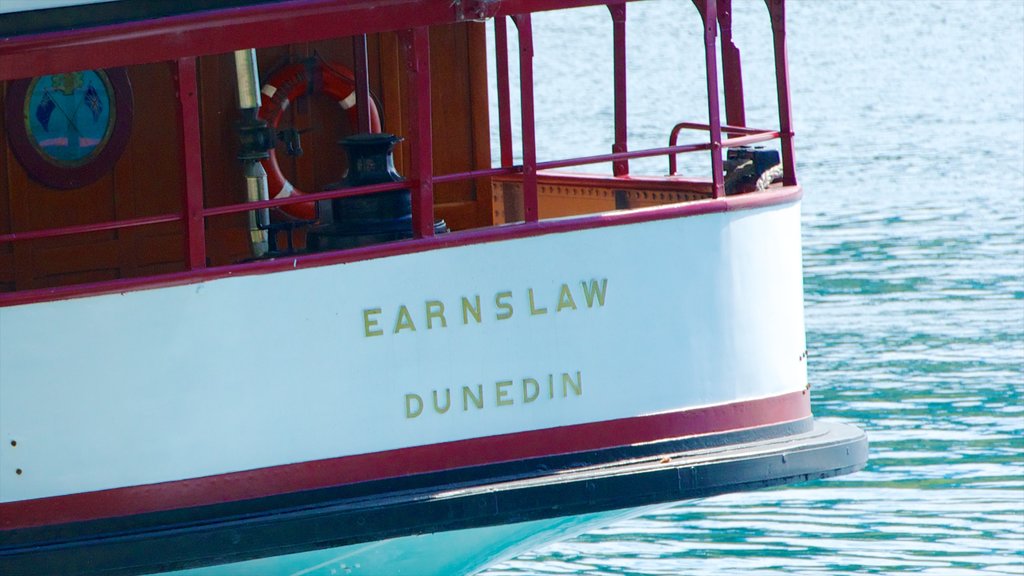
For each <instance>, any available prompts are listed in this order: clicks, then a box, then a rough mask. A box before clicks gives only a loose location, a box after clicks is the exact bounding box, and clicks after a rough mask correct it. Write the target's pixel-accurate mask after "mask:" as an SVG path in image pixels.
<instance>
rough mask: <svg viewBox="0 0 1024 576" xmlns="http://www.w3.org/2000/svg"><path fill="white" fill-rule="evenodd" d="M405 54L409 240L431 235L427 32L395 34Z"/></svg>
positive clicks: (421, 30)
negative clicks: (410, 190) (410, 230)
mask: <svg viewBox="0 0 1024 576" xmlns="http://www.w3.org/2000/svg"><path fill="white" fill-rule="evenodd" d="M399 35H400V37H401V41H402V48H403V49H404V51H405V63H406V72H407V74H408V82H407V85H408V92H407V93H406V108H407V110H408V122H409V125H408V131H409V132H408V133H409V156H410V158H409V160H410V162H409V164H410V170H409V175H410V176H411V179H412V181H413V187H412V226H413V236H414V237H416V238H426V237H429V236H433V235H434V174H433V171H434V166H433V154H434V151H433V140H432V137H433V135H432V132H431V123H430V31H429V29H428V28H426V27H420V28H414V29H412V30H403V31H402V32H400V33H399Z"/></svg>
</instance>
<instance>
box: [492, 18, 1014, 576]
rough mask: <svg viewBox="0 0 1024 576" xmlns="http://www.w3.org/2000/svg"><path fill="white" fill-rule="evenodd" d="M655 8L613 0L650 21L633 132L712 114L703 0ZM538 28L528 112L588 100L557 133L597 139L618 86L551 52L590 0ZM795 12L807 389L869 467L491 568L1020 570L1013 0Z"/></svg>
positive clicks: (762, 91) (641, 136) (642, 21)
mask: <svg viewBox="0 0 1024 576" xmlns="http://www.w3.org/2000/svg"><path fill="white" fill-rule="evenodd" d="M737 4H738V7H737V9H736V12H737V16H736V17H737V27H743V28H745V29H756V30H758V31H757V32H756V33H749V34H739V41H740V42H741V44H740V47H741V49H744V50H745V51H744V72H745V74H746V78H745V80H746V81H747V85H748V91H750V92H751V94H750V95H748V122H749V123H750V124H752V125H757V126H772V125H773V123H772V122H770V121H769V120H768V119H770V118H771V110H772V107H773V106H774V105H775V102H774V99H772V98H771V97H770V87H771V83H770V82H771V80H772V77H771V74H772V72H771V70H770V68H768V67H767V64H768V62H770V58H771V53H770V50H766V49H764V48H765V47H766V46H767V45H766V44H765V42H767V41H769V39H770V35H769V34H767V33H766V31H764V29H766V27H767V17H766V15H765V12H764V8H763V3H761V2H739V1H737ZM655 8H656V9H647V8H644V7H642V6H637V7H636V8H634V6H633V5H631V6H630V19H631V24H630V35H631V45H632V44H633V43H634V41H635V40H639V39H640V38H638V36H640V37H642V38H643V39H644V40H649V39H650V38H651V37H657V38H665V40H664V42H660V43H654V45H653V46H651V45H648V46H647V48H641V47H639V46H637V47H636V49H635V50H634V51H633V52H632V53H631V58H632V60H631V63H630V66H631V68H630V98H631V106H633V107H634V110H633V112H632V114H633V115H632V116H631V117H630V124H631V139H632V140H633V141H634V143H636V142H640V143H642V144H655V143H660V142H662V141H663V140H664V137H665V134H666V133H667V127H668V126H671V124H673V123H674V122H676V121H679V120H683V119H688V120H703V119H704V118H706V108H703V111H702V107H704V106H706V104H705V103H704V102H703V101H701V100H700V96H699V95H700V82H702V81H703V80H702V76H701V75H700V72H701V68H700V62H699V58H700V57H701V54H702V53H701V45H700V40H699V38H697V37H696V36H693V34H692V30H693V27H694V26H695V25H697V26H699V23H696V22H697V20H696V12H695V11H694V10H693V8H692V6H690V5H689V3H688V2H674V3H672V4H660V5H657V6H656V7H655ZM537 26H538V28H539V30H538V48H537V51H538V78H539V81H540V82H542V83H543V84H542V87H541V89H540V90H539V93H538V100H539V104H540V109H539V112H538V122H540V123H544V126H545V128H544V129H545V130H553V131H555V132H556V136H557V135H558V134H557V130H558V129H559V127H560V126H561V125H562V123H561V122H560V120H563V119H565V118H566V117H568V116H572V115H574V114H575V115H588V117H593V118H594V119H595V120H594V122H593V123H592V126H590V127H588V128H587V129H583V130H578V129H575V128H574V130H573V131H572V133H567V134H562V135H560V136H561V142H562V143H563V144H564V145H566V146H569V145H571V146H573V148H570V149H569V151H578V150H579V148H580V146H582V147H583V148H587V146H590V149H589V150H588V151H589V152H590V153H601V152H604V151H606V150H607V141H608V135H609V134H610V123H611V100H610V98H604V97H601V96H593V95H594V94H601V93H607V94H610V87H609V86H607V85H605V84H602V82H605V80H603V79H601V80H597V81H594V82H595V84H594V85H593V86H591V85H588V84H587V83H586V82H588V81H587V80H582V79H579V78H577V77H576V76H575V75H573V74H567V73H566V70H565V69H564V68H565V67H566V66H568V65H569V63H573V62H579V61H580V60H579V58H584V59H586V55H587V54H593V55H594V57H593V60H600V59H602V58H604V57H605V52H603V51H605V50H606V49H607V48H606V45H607V44H608V41H609V40H608V39H609V38H610V32H609V30H610V28H609V26H608V24H607V15H606V14H602V13H601V12H600V11H594V12H586V13H584V14H583V15H581V16H577V17H576V18H575V19H568V18H564V17H549V18H548V19H546V20H540V21H539V22H538V23H537ZM789 26H790V32H789V38H790V52H789V56H790V62H791V74H792V80H791V82H792V91H793V99H794V101H793V109H794V116H795V122H796V129H797V138H796V144H797V162H798V168H799V175H800V179H801V183H802V184H803V185H804V187H805V191H806V196H805V199H804V204H803V214H804V265H805V290H806V320H807V330H808V334H807V336H808V342H809V345H810V350H811V357H810V364H809V368H810V377H811V381H812V382H813V384H814V388H813V401H814V409H815V412H816V414H817V415H818V416H820V417H826V418H831V419H837V420H843V421H847V422H852V423H854V424H856V425H857V426H860V427H861V428H864V429H865V430H867V431H868V433H869V437H870V440H871V461H870V463H869V465H868V467H867V469H866V470H864V471H863V472H860V473H857V474H854V475H851V476H846V477H842V478H838V479H834V480H829V481H820V482H814V483H810V484H805V485H800V486H796V487H792V488H785V489H776V490H769V491H763V492H755V493H746V494H736V495H729V496H722V497H716V498H710V499H706V500H701V501H697V502H692V503H688V504H685V505H679V506H676V507H673V508H669V509H666V510H664V511H662V512H661V513H658V514H651V515H647V516H644V517H641V518H638V519H635V520H632V521H627V522H622V523H619V524H616V525H614V526H611V527H608V528H605V529H602V530H598V531H595V532H592V533H589V534H585V535H583V536H581V537H578V538H576V539H574V540H571V541H567V542H563V543H558V544H553V545H551V546H549V547H548V548H546V549H542V550H539V551H536V552H534V553H532V554H529V555H526V556H522V557H520V558H517V559H515V560H513V561H509V562H506V563H505V564H502V565H501V566H498V567H496V568H494V569H492V570H491V571H489V572H487V575H488V576H499V575H500V576H511V575H523V574H637V575H640V574H688V575H689V574H740V573H742V574H759V575H768V574H899V573H915V574H931V575H940V576H955V575H960V574H964V575H966V574H978V575H980V574H1017V575H1021V574H1024V464H1022V460H1024V437H1022V436H1024V435H1022V431H1024V405H1022V401H1021V388H1022V386H1024V2H1021V1H1019V0H996V1H991V2H968V1H958V0H933V1H928V0H907V1H904V2H839V1H833V0H816V1H812V0H804V1H791V2H790V5H789ZM574 27H582V28H583V29H584V33H581V34H577V36H576V37H577V40H575V41H573V42H571V43H568V44H559V42H564V40H558V34H556V33H555V32H557V33H564V32H565V31H566V30H573V29H574ZM588 27H591V28H592V29H591V28H588ZM675 28H682V29H684V30H686V31H687V34H676V33H675V32H674V29H675ZM549 30H550V31H553V32H552V33H551V34H550V35H549V36H545V35H544V34H545V31H549ZM677 37H678V38H677ZM743 42H746V43H745V44H744V43H743ZM748 46H749V47H750V48H749V49H747V47H748ZM552 50H553V51H554V52H555V53H556V54H557V55H558V57H557V58H547V59H545V53H550V52H551V51H552ZM665 51H667V53H665ZM693 61H696V62H697V64H696V66H695V65H694V64H693ZM663 68H671V69H678V70H682V75H683V76H686V77H688V78H689V79H690V82H687V81H685V80H684V81H681V82H678V83H674V82H675V81H663V80H660V77H661V75H662V74H663V73H664V70H663ZM600 75H601V76H608V75H606V74H603V73H602V74H600ZM566 76H569V78H571V81H570V82H567V79H566ZM603 90H607V92H602V91H603ZM761 118H764V119H765V120H763V121H762V120H759V119H761ZM543 135H544V134H541V136H543ZM548 146H554V147H552V148H548V149H546V150H545V149H544V148H543V147H542V149H541V157H542V159H543V157H544V154H545V153H551V154H555V153H557V152H559V150H558V148H557V146H558V144H554V145H550V144H549V145H548ZM634 147H636V146H634ZM657 170H663V167H661V166H660V165H659V166H657V167H654V168H652V171H657Z"/></svg>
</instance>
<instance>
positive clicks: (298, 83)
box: [259, 59, 380, 220]
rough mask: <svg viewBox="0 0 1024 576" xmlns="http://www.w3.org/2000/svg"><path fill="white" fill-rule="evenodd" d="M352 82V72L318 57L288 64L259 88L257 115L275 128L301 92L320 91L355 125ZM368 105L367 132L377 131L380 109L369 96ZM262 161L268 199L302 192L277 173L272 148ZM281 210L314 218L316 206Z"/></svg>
mask: <svg viewBox="0 0 1024 576" xmlns="http://www.w3.org/2000/svg"><path fill="white" fill-rule="evenodd" d="M355 84H356V83H355V74H353V73H352V71H351V70H349V69H348V68H345V67H344V66H340V65H338V64H327V63H326V62H324V61H323V60H320V59H317V60H312V61H305V62H296V63H294V64H289V65H288V66H285V67H284V68H281V69H280V70H278V71H277V72H275V73H274V74H272V75H271V76H270V78H269V79H268V80H267V82H266V84H264V85H263V88H262V89H261V90H260V92H261V96H260V113H259V116H260V118H262V119H263V120H266V121H267V124H269V125H270V126H271V127H272V128H277V125H278V123H279V122H280V121H281V116H283V115H284V112H285V111H286V110H288V107H289V106H290V105H291V104H292V102H294V101H295V100H297V99H298V98H300V97H301V96H303V95H306V94H311V93H314V92H316V91H321V92H323V93H324V94H326V95H328V96H330V97H331V98H333V99H334V100H336V101H337V102H338V104H339V105H340V106H341V109H342V110H345V111H346V112H347V113H348V118H349V122H350V123H351V125H352V126H357V125H358V123H359V110H358V109H357V108H356V87H355ZM311 86H312V88H311ZM369 106H370V132H374V133H376V132H380V112H379V111H378V110H377V105H376V103H375V102H374V101H373V98H370V103H369ZM262 163H263V169H264V170H266V172H267V188H268V189H269V191H270V197H271V198H288V197H290V196H301V195H303V194H304V192H303V191H302V190H299V189H298V188H296V187H295V186H293V185H292V183H291V182H289V181H288V179H287V178H285V176H284V174H283V173H281V166H280V165H279V164H278V162H277V154H276V151H275V150H274V149H271V150H270V156H269V157H268V158H266V159H264V160H263V161H262ZM281 210H283V211H284V212H285V213H286V214H288V215H289V216H292V217H294V218H298V219H300V220H313V219H314V218H316V207H315V205H314V203H313V202H305V203H301V204H290V205H288V206H282V207H281Z"/></svg>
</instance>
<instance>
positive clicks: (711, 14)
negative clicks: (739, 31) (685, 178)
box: [693, 0, 725, 198]
mask: <svg viewBox="0 0 1024 576" xmlns="http://www.w3.org/2000/svg"><path fill="white" fill-rule="evenodd" d="M693 3H694V5H695V6H696V7H697V10H699V11H700V15H701V18H703V19H704V59H705V65H706V66H705V69H706V71H707V80H708V126H709V130H708V132H709V133H710V135H711V183H712V189H713V196H714V197H715V198H721V197H722V196H724V195H725V182H724V180H725V177H724V174H723V167H722V117H721V111H720V109H719V103H718V62H717V58H716V57H715V52H716V46H715V44H716V39H717V32H718V2H717V0H693Z"/></svg>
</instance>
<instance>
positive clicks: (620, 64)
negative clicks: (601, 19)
mask: <svg viewBox="0 0 1024 576" xmlns="http://www.w3.org/2000/svg"><path fill="white" fill-rule="evenodd" d="M608 10H609V11H610V12H611V15H612V42H613V43H614V55H613V57H612V60H613V61H614V74H615V81H614V85H615V143H614V144H613V145H612V152H628V151H629V146H628V145H627V139H628V137H629V134H628V131H627V129H626V116H627V110H628V108H627V106H626V3H625V2H620V3H618V4H609V5H608ZM612 174H614V175H616V176H626V175H628V174H629V160H619V161H617V162H614V163H612Z"/></svg>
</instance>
